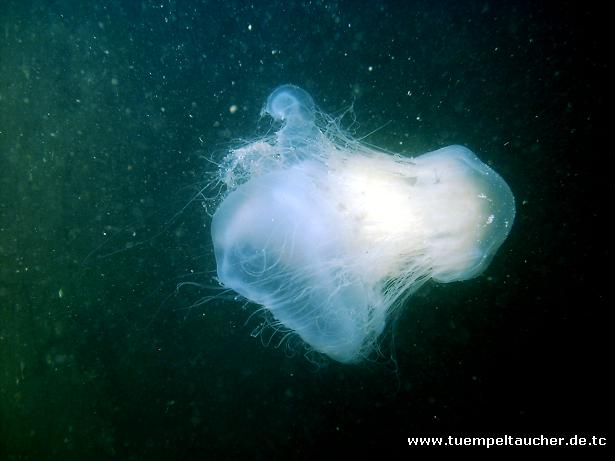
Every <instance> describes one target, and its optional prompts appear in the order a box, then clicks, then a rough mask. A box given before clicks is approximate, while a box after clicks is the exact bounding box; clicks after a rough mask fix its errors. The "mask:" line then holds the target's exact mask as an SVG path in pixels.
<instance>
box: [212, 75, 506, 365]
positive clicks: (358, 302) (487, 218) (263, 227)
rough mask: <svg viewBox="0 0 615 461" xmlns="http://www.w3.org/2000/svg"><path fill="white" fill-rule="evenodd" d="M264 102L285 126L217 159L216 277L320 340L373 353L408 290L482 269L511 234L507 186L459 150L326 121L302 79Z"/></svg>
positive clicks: (352, 358)
mask: <svg viewBox="0 0 615 461" xmlns="http://www.w3.org/2000/svg"><path fill="white" fill-rule="evenodd" d="M263 112H264V113H265V114H268V115H270V116H271V117H272V118H273V119H274V120H276V121H278V122H280V125H281V126H280V127H279V128H278V130H277V132H276V134H275V136H266V137H263V138H262V139H258V140H255V141H254V142H251V143H248V144H246V145H245V146H243V147H240V148H238V149H234V150H231V151H230V152H229V154H228V155H227V157H226V158H225V161H224V162H222V164H221V167H220V173H219V177H220V178H222V181H223V182H224V183H225V184H226V186H227V189H228V190H227V194H226V195H225V196H224V199H223V200H222V202H221V203H220V205H219V206H218V208H217V210H216V211H215V213H214V215H213V218H212V224H211V234H212V239H213V246H214V254H215V258H216V263H217V271H218V281H219V282H220V284H221V285H223V286H224V287H226V288H228V289H231V290H234V291H235V292H237V293H239V294H240V295H241V296H243V297H244V298H246V299H248V300H249V301H251V302H253V303H256V304H259V305H261V306H263V307H264V308H265V309H266V310H267V311H268V312H269V313H270V314H271V316H272V317H273V319H274V322H275V323H274V326H275V327H276V328H279V329H280V330H281V331H284V332H287V331H292V332H294V333H296V334H297V335H298V336H300V337H301V339H303V341H304V342H305V343H306V344H307V345H309V346H310V348H311V350H315V351H317V352H321V353H323V354H326V355H328V356H329V357H331V358H332V359H334V360H337V361H339V362H343V363H351V362H359V361H361V360H364V359H366V358H367V357H369V356H370V355H371V354H372V353H374V352H375V351H378V350H379V348H378V338H379V337H380V335H381V334H382V332H383V331H384V328H385V326H386V324H387V320H388V319H389V318H391V315H392V313H393V312H395V310H396V309H398V308H399V307H400V306H402V305H404V304H405V303H406V301H407V300H408V299H409V298H410V297H411V295H412V293H414V292H415V291H416V290H418V289H419V288H420V287H421V286H422V285H423V284H424V283H425V282H427V281H428V280H430V279H432V280H435V281H437V282H440V283H449V282H455V281H462V280H467V279H470V278H472V277H476V276H478V275H480V274H481V273H482V272H483V271H484V270H485V269H486V268H487V266H488V265H489V263H490V261H491V259H492V258H493V256H494V255H495V253H496V252H497V250H498V248H499V247H500V246H501V245H502V244H503V242H504V241H505V239H506V238H507V236H508V234H509V232H510V230H511V227H512V224H513V221H514V217H515V201H514V197H513V194H512V192H511V190H510V188H509V187H508V185H507V184H506V182H505V181H504V179H503V178H502V177H500V176H499V175H498V174H497V173H496V172H495V171H494V170H493V169H491V168H490V167H489V166H487V165H486V164H485V163H483V162H481V161H480V160H479V158H478V157H477V156H476V155H475V154H474V153H473V152H472V151H470V150H469V149H467V148H465V147H463V146H459V145H452V146H448V147H443V148H441V149H438V150H435V151H433V152H428V153H426V154H423V155H418V156H416V157H412V158H410V157H404V156H401V155H392V154H390V153H386V152H382V151H380V150H377V149H374V148H372V147H370V146H366V145H364V144H361V143H360V142H359V141H356V140H353V139H351V138H350V137H349V136H348V135H347V134H345V133H343V132H341V131H339V130H338V129H337V127H336V126H335V124H334V123H332V122H331V121H330V119H328V118H327V117H326V116H323V119H324V120H325V121H327V120H329V122H328V123H327V125H326V126H324V127H323V129H321V128H319V126H318V123H317V122H318V121H319V120H320V117H319V118H318V119H317V117H316V115H317V109H316V106H315V105H314V101H313V100H312V98H311V97H310V95H309V94H308V93H306V92H305V91H304V90H302V89H301V88H298V87H296V86H293V85H283V86H280V87H278V88H276V89H275V90H274V91H273V92H272V93H271V94H270V95H269V97H268V98H267V102H266V104H265V107H264V108H263ZM236 178H240V180H236Z"/></svg>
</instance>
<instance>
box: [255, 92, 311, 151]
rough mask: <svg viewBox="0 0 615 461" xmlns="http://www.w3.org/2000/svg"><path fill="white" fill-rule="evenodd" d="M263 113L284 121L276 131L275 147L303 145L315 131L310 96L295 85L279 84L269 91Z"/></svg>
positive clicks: (297, 146)
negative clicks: (276, 140)
mask: <svg viewBox="0 0 615 461" xmlns="http://www.w3.org/2000/svg"><path fill="white" fill-rule="evenodd" d="M262 112H263V113H266V114H269V115H270V116H271V117H272V118H273V119H274V120H278V121H281V122H284V125H283V126H282V128H281V129H280V130H279V131H278V132H277V139H278V143H277V147H279V148H282V149H284V148H294V149H296V148H300V147H304V146H305V145H306V144H307V143H308V142H309V141H310V140H311V139H312V138H313V137H314V135H315V134H316V133H317V129H316V126H315V124H314V120H315V112H316V109H315V105H314V100H313V99H312V97H311V96H310V95H309V94H308V93H307V92H306V91H305V90H303V89H301V88H299V87H298V86H295V85H281V86H279V87H277V88H276V89H275V90H273V91H272V92H271V94H270V95H269V97H268V98H267V103H266V104H265V107H264V108H263V111H262Z"/></svg>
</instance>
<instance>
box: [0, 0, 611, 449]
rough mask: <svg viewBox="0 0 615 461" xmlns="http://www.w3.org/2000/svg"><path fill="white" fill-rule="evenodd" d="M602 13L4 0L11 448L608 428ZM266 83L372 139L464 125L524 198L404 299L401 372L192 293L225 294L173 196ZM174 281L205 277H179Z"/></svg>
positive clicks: (238, 135)
mask: <svg viewBox="0 0 615 461" xmlns="http://www.w3.org/2000/svg"><path fill="white" fill-rule="evenodd" d="M601 16H602V14H601V12H599V11H593V10H591V9H590V8H589V7H587V6H585V5H582V4H580V3H579V4H578V5H576V4H574V3H572V4H568V3H561V2H558V3H554V4H548V3H542V2H492V1H480V2H452V1H451V2H441V1H429V2H390V1H369V2H368V1H363V2H359V1H357V2H350V1H331V2H329V1H312V2H295V1H279V2H278V1H262V2H257V1H254V2H248V1H226V2H213V1H211V2H210V1H186V2H180V1H168V0H160V1H156V2H154V1H148V0H144V1H142V2H136V1H135V2H132V1H109V2H106V1H97V2H84V1H70V0H58V1H51V0H49V1H20V2H17V1H14V2H13V1H7V0H2V2H1V3H0V459H10V460H20V459H62V460H72V459H75V460H80V459H134V460H140V459H147V460H154V459H173V458H183V459H190V458H194V457H202V458H205V457H206V456H208V455H219V456H224V457H239V456H241V457H244V459H246V458H247V457H249V458H254V459H265V458H266V459H281V458H288V457H295V458H303V457H306V458H307V457H310V456H311V455H313V454H318V453H319V452H321V451H322V450H324V449H325V448H324V447H325V446H333V447H335V448H337V450H340V451H347V450H348V451H349V450H351V449H353V448H359V449H361V450H364V452H365V453H368V452H373V453H374V454H381V455H382V454H384V453H387V452H390V451H399V452H401V453H404V452H405V454H406V455H408V456H410V455H411V453H412V452H411V451H410V450H409V448H408V447H407V444H406V438H407V437H409V436H415V435H440V434H443V435H461V434H469V435H486V434H492V435H498V434H504V433H509V434H519V435H532V434H538V435H539V434H541V433H543V434H554V435H562V434H566V435H567V434H574V433H578V434H587V435H593V434H597V435H600V434H602V435H604V434H605V433H606V425H605V424H604V420H605V419H606V413H607V408H608V403H609V401H608V400H607V392H606V389H607V387H608V386H607V382H606V377H605V369H607V367H610V363H609V362H608V361H607V360H606V354H607V350H606V342H607V341H606V330H607V326H608V325H607V323H606V321H605V319H604V316H605V313H606V312H607V307H606V306H607V304H609V303H608V301H609V299H612V297H611V290H612V284H609V283H608V276H609V275H610V273H609V271H608V269H600V268H599V266H598V263H605V262H606V263H607V264H608V261H609V256H610V242H609V241H608V240H606V239H604V238H603V237H606V236H607V234H606V232H604V233H601V232H600V229H601V228H605V226H606V221H605V220H606V218H607V216H608V215H610V214H611V213H612V206H611V205H610V203H609V202H608V199H609V198H612V195H613V194H612V192H613V188H612V184H610V183H609V182H608V181H607V177H608V170H607V167H606V163H605V162H606V161H607V160H608V157H609V156H611V155H612V149H611V151H609V150H605V149H606V144H604V143H602V142H601V141H600V137H599V133H602V132H603V131H602V130H601V129H600V125H603V123H602V116H603V115H602V114H603V109H604V108H605V107H606V104H607V101H606V97H605V96H604V94H603V92H602V89H601V86H600V84H599V82H600V79H601V76H603V75H605V74H606V72H607V64H606V62H607V60H609V59H610V58H608V57H607V56H608V54H607V53H605V52H604V48H605V46H603V45H604V41H603V40H602V36H603V35H606V33H607V32H608V29H605V28H604V25H603V21H602V20H600V17H601ZM283 83H294V84H297V85H300V86H302V87H304V88H305V89H306V90H307V91H308V92H310V93H311V94H312V96H313V97H314V99H315V100H316V102H317V104H319V106H320V107H321V108H322V109H323V110H325V111H327V112H330V113H335V114H339V113H340V112H341V111H342V110H344V109H345V108H347V107H348V106H349V105H350V104H352V103H354V116H355V117H356V121H357V124H355V125H353V126H352V129H353V130H354V132H355V134H356V135H357V136H364V135H367V134H369V133H372V132H373V131H374V130H377V131H375V133H373V134H371V135H370V136H369V137H368V138H367V139H366V141H368V142H370V143H373V144H376V145H379V146H382V147H383V148H386V149H389V150H393V151H397V152H401V153H404V154H408V155H416V154H420V153H423V152H426V151H428V150H433V149H436V148H438V147H442V146H444V145H448V144H453V143H459V144H465V145H467V146H469V147H470V148H471V149H473V150H474V151H475V152H477V153H478V155H479V156H480V158H481V159H482V160H483V161H485V162H487V163H488V164H489V165H491V166H492V167H493V168H494V169H495V170H496V171H498V172H499V173H500V174H501V175H502V176H503V177H504V178H505V179H506V181H507V182H508V184H509V185H510V187H511V188H512V190H513V192H514V194H515V196H516V199H517V220H516V222H515V225H514V228H513V230H512V233H511V235H510V237H509V240H508V241H507V242H506V243H505V244H504V246H503V247H502V248H501V250H500V252H499V253H498V255H497V256H496V258H495V259H494V261H493V263H492V265H491V266H490V267H489V269H488V270H487V271H486V273H485V274H484V275H483V276H481V277H479V278H477V279H475V280H473V281H469V282H465V283H456V284H450V285H436V284H431V285H428V286H426V287H425V288H423V290H422V291H421V292H419V293H418V294H417V296H415V297H414V298H413V299H412V300H411V301H410V302H409V303H408V305H407V306H406V307H405V310H404V311H403V313H402V315H401V316H400V318H399V320H398V321H397V324H396V325H395V329H394V331H395V350H396V360H397V370H395V371H394V370H391V367H390V366H386V365H378V364H376V365H374V364H367V365H361V366H348V365H340V364H337V363H332V362H325V363H324V364H322V365H321V366H320V367H319V368H315V367H314V365H313V364H312V363H310V362H309V361H308V360H306V359H305V358H304V357H303V356H302V354H301V351H300V350H299V353H298V354H296V355H294V356H292V355H291V354H289V353H288V351H287V350H286V349H285V348H284V347H280V348H276V347H274V344H272V345H269V346H268V347H264V346H263V345H262V344H261V341H260V339H258V338H253V337H251V336H250V332H251V331H252V330H253V328H254V327H255V326H257V325H258V322H259V320H258V318H257V317H256V318H253V319H251V320H249V321H248V322H247V323H246V320H247V319H248V317H249V315H250V314H251V313H252V312H253V311H254V306H243V307H242V303H241V302H235V301H233V300H232V299H230V298H228V297H227V298H225V299H218V300H212V301H210V302H209V303H207V304H204V305H200V306H193V304H195V303H197V302H198V301H199V299H201V298H202V297H206V296H209V295H212V294H215V293H216V292H217V291H216V290H215V286H216V283H215V281H214V280H213V278H212V277H213V275H214V273H213V270H214V269H215V264H214V261H213V256H212V251H211V244H210V236H209V218H208V217H207V214H206V213H205V209H204V208H203V207H202V206H201V205H202V202H201V201H200V200H195V201H192V202H190V199H191V198H192V197H193V195H194V192H195V191H196V190H198V188H199V187H202V186H203V185H204V181H205V180H206V177H207V173H208V172H211V171H213V169H214V165H212V164H211V163H210V162H209V161H208V159H210V158H214V159H219V158H221V156H222V155H223V154H224V152H225V149H227V148H228V147H229V146H231V145H236V143H237V141H238V140H241V139H250V138H253V137H255V136H257V135H258V134H259V133H261V134H262V133H263V132H264V131H266V130H267V128H268V127H269V121H267V120H263V119H259V112H260V108H261V107H262V104H263V102H264V100H265V98H266V96H267V94H268V93H269V92H270V91H271V89H273V88H275V87H276V86H277V85H279V84H283ZM232 106H236V108H237V110H236V111H233V110H231V107H232ZM348 122H350V120H348ZM186 204H188V205H187V206H186ZM184 207H185V208H184ZM182 209H183V211H182V212H181V213H180V214H179V215H177V216H176V218H175V219H171V218H172V217H173V216H174V215H175V214H176V213H177V212H178V211H180V210H182ZM607 267H608V266H607ZM611 272H612V271H611ZM185 281H190V282H198V283H200V284H202V286H201V287H192V286H187V287H184V288H182V289H180V290H179V291H176V290H175V287H176V285H177V284H178V283H181V282H185ZM191 306H193V307H191Z"/></svg>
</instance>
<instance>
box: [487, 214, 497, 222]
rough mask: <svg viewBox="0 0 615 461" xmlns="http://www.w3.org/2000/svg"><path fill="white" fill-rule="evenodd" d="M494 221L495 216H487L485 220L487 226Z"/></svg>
mask: <svg viewBox="0 0 615 461" xmlns="http://www.w3.org/2000/svg"><path fill="white" fill-rule="evenodd" d="M494 219H495V216H493V215H492V214H491V215H489V217H488V218H487V224H491V223H492V222H493V220H494Z"/></svg>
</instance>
